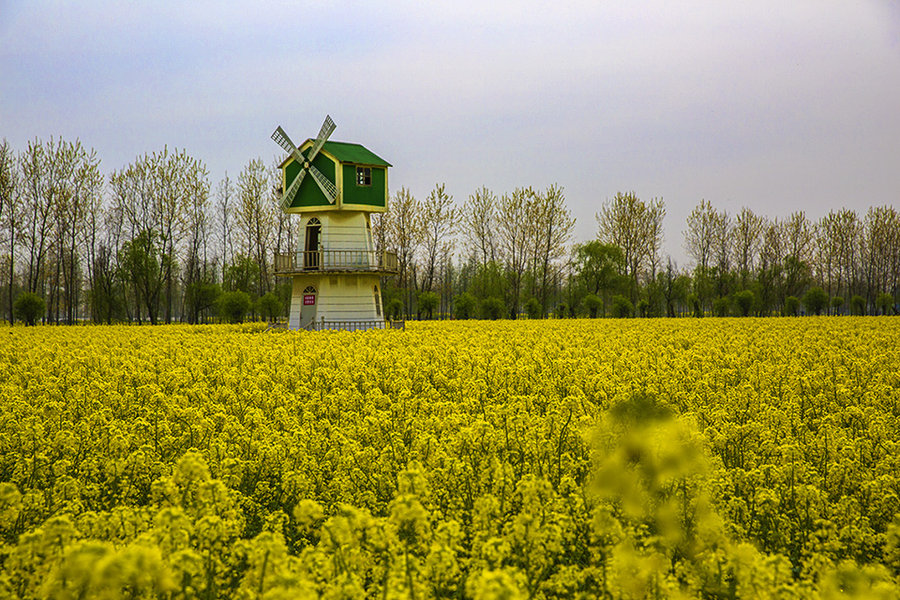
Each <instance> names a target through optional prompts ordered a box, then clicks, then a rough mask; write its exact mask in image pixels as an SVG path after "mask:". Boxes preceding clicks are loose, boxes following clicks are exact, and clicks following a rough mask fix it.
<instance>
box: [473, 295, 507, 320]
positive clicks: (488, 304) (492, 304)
mask: <svg viewBox="0 0 900 600" xmlns="http://www.w3.org/2000/svg"><path fill="white" fill-rule="evenodd" d="M504 308H505V307H504V306H503V300H501V299H500V298H495V297H493V296H492V297H490V298H485V299H484V300H482V301H481V305H480V306H479V312H480V313H481V318H482V319H491V320H496V319H499V318H500V317H502V316H503V310H504Z"/></svg>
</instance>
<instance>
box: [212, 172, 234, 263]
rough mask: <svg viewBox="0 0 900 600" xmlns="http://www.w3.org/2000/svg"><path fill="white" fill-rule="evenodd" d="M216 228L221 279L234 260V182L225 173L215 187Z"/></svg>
mask: <svg viewBox="0 0 900 600" xmlns="http://www.w3.org/2000/svg"><path fill="white" fill-rule="evenodd" d="M216 198H217V200H216V229H217V230H218V232H219V239H218V241H219V252H221V254H220V258H221V260H222V280H223V281H224V280H225V272H226V270H227V268H228V266H229V265H231V264H232V263H233V262H234V184H233V183H232V182H231V179H229V178H228V173H227V172H226V173H225V178H224V179H222V181H220V182H219V186H218V188H217V189H216Z"/></svg>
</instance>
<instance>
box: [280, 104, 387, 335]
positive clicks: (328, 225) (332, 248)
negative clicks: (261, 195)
mask: <svg viewBox="0 0 900 600" xmlns="http://www.w3.org/2000/svg"><path fill="white" fill-rule="evenodd" d="M334 129H335V125H334V122H333V121H332V120H331V117H325V122H324V123H323V124H322V129H321V130H320V131H319V135H318V137H317V138H316V139H314V140H313V139H308V140H306V141H305V142H304V143H303V144H301V145H300V146H295V145H294V143H293V142H292V141H291V140H290V138H289V137H288V136H287V134H286V133H285V132H284V130H283V129H281V127H278V129H276V130H275V133H273V134H272V139H274V140H275V141H276V142H277V143H278V145H279V146H281V147H282V148H283V149H284V150H285V151H287V152H288V157H287V158H286V159H285V160H284V161H283V162H282V163H281V165H280V168H281V172H282V186H283V187H282V189H283V190H284V194H283V196H282V203H281V207H282V210H284V211H285V212H286V213H292V214H297V215H300V218H301V219H302V220H301V226H300V235H299V236H298V238H299V243H298V246H297V251H296V252H294V253H290V254H276V255H275V274H276V275H279V276H285V277H291V278H292V279H293V286H292V292H291V314H290V321H289V325H290V328H291V329H350V330H355V329H371V328H382V327H384V324H385V318H384V308H383V307H382V302H381V277H382V276H383V275H386V274H390V273H396V272H397V255H396V254H395V253H393V252H387V251H380V252H379V251H376V249H375V247H374V245H373V243H372V228H371V222H370V215H371V213H373V212H384V211H385V210H387V200H388V186H387V169H388V167H389V166H391V165H390V164H388V163H387V162H386V161H385V160H384V159H382V158H379V157H378V156H377V155H375V154H374V153H373V152H371V151H369V150H368V149H366V148H364V147H363V146H361V145H359V144H350V143H346V142H331V141H328V137H329V136H330V135H331V133H332V131H334ZM307 173H308V174H309V175H310V177H306V175H307Z"/></svg>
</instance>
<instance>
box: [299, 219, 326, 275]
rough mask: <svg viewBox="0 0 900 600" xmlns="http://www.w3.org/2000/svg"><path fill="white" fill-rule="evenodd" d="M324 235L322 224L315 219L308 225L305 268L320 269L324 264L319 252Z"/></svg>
mask: <svg viewBox="0 0 900 600" xmlns="http://www.w3.org/2000/svg"><path fill="white" fill-rule="evenodd" d="M321 234H322V224H321V223H320V222H319V220H318V219H317V218H315V217H313V218H312V219H310V220H309V222H308V223H307V224H306V246H305V252H304V253H303V268H304V269H318V268H319V265H320V264H322V261H321V260H319V259H320V258H321V252H320V251H319V238H320V236H321Z"/></svg>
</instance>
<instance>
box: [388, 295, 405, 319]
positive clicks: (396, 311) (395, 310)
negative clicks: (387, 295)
mask: <svg viewBox="0 0 900 600" xmlns="http://www.w3.org/2000/svg"><path fill="white" fill-rule="evenodd" d="M402 314H403V300H401V299H400V298H394V299H393V300H391V301H390V302H388V303H387V316H388V318H389V319H393V320H395V321H396V320H399V319H400V317H401V316H402Z"/></svg>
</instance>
